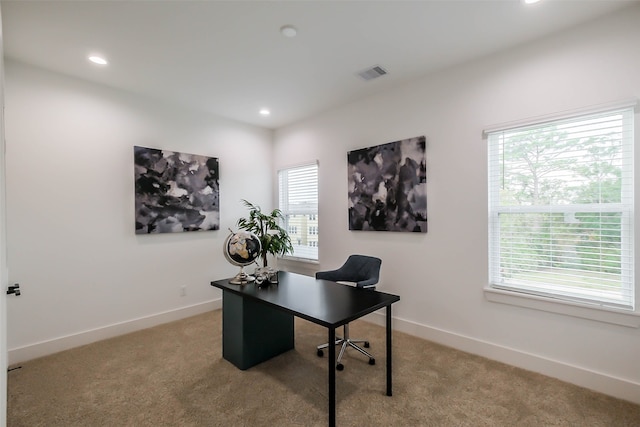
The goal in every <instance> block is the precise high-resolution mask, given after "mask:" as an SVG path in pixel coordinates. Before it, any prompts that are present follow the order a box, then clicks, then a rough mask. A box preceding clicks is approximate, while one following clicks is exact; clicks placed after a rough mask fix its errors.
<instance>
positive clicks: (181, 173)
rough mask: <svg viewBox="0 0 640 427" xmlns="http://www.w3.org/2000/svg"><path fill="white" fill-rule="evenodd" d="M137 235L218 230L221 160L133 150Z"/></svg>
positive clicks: (168, 152)
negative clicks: (219, 170) (219, 164)
mask: <svg viewBox="0 0 640 427" xmlns="http://www.w3.org/2000/svg"><path fill="white" fill-rule="evenodd" d="M133 154H134V168H135V206H136V212H135V216H136V234H150V233H176V232H184V231H202V230H218V229H219V228H220V190H219V182H218V159H217V158H215V157H206V156H199V155H195V154H185V153H177V152H173V151H167V150H159V149H156V148H145V147H137V146H135V147H133Z"/></svg>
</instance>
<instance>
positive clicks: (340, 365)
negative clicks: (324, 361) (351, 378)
mask: <svg viewBox="0 0 640 427" xmlns="http://www.w3.org/2000/svg"><path fill="white" fill-rule="evenodd" d="M336 370H338V371H344V365H343V364H342V363H338V364H337V365H336Z"/></svg>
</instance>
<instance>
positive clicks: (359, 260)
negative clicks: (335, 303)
mask: <svg viewBox="0 0 640 427" xmlns="http://www.w3.org/2000/svg"><path fill="white" fill-rule="evenodd" d="M381 265H382V260H381V259H380V258H376V257H372V256H367V255H350V256H349V258H347V261H345V263H344V264H343V265H342V267H340V268H338V269H337V270H330V271H318V272H317V273H316V279H325V280H332V281H334V282H338V281H344V282H354V283H355V284H356V286H358V287H359V288H366V289H374V288H375V287H376V284H377V283H378V280H380V266H381Z"/></svg>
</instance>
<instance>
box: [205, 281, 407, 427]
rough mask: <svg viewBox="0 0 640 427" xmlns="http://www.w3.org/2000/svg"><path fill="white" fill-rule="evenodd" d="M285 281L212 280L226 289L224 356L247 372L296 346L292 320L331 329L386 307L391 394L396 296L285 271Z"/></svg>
mask: <svg viewBox="0 0 640 427" xmlns="http://www.w3.org/2000/svg"><path fill="white" fill-rule="evenodd" d="M279 274H280V275H279V280H280V283H279V284H278V285H271V286H268V287H264V288H259V287H258V286H256V285H255V284H254V283H251V284H247V285H232V284H230V283H229V279H225V280H217V281H214V282H211V286H215V287H216V288H220V289H222V291H223V293H222V354H223V357H224V358H225V359H226V360H229V361H230V362H231V363H233V364H234V365H236V366H237V367H238V368H240V369H247V368H250V367H251V366H254V365H256V364H258V363H261V362H263V361H265V360H268V359H270V358H271V357H274V356H276V355H278V354H280V353H282V352H284V351H287V350H290V349H292V348H293V347H294V335H293V316H297V317H300V318H302V319H305V320H308V321H310V322H313V323H316V324H318V325H322V326H324V327H326V328H327V329H328V335H329V336H328V339H327V342H335V340H336V328H338V327H340V326H342V325H344V324H347V323H349V322H351V321H353V320H356V319H359V318H360V317H362V316H364V315H367V314H369V313H372V312H374V311H376V310H379V309H381V308H384V307H386V318H387V321H386V335H387V337H386V338H387V396H391V395H392V390H391V353H392V351H391V304H393V303H394V302H397V301H399V300H400V297H399V296H397V295H392V294H387V293H384V292H378V291H371V290H365V289H359V288H355V287H351V286H345V285H341V284H338V283H335V282H331V281H328V280H316V279H315V278H313V277H309V276H303V275H300V274H295V273H288V272H282V271H281V272H280V273H279ZM328 350H329V357H328V371H329V426H331V427H333V426H335V425H336V369H335V361H336V349H335V346H333V345H330V346H329V347H328Z"/></svg>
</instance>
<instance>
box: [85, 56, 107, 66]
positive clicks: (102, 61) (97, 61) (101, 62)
mask: <svg viewBox="0 0 640 427" xmlns="http://www.w3.org/2000/svg"><path fill="white" fill-rule="evenodd" d="M89 61H91V62H93V63H94V64H98V65H107V60H106V59H104V58H102V57H100V56H95V55H94V56H90V57H89Z"/></svg>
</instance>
